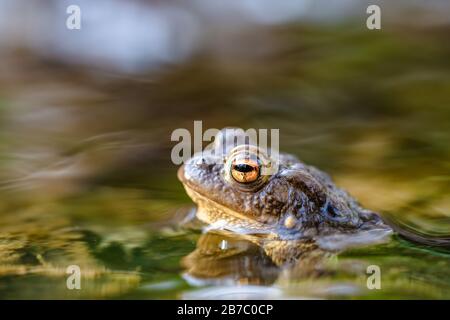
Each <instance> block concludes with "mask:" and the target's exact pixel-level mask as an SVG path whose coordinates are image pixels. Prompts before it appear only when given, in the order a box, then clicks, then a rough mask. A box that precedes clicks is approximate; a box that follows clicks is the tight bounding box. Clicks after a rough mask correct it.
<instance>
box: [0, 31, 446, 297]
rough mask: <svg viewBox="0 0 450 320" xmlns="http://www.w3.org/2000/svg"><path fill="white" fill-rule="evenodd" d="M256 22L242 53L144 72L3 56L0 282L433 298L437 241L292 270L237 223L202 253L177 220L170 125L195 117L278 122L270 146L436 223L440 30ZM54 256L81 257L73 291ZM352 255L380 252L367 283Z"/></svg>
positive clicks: (162, 293) (371, 199)
mask: <svg viewBox="0 0 450 320" xmlns="http://www.w3.org/2000/svg"><path fill="white" fill-rule="evenodd" d="M268 36H269V35H268ZM270 37H273V38H275V39H277V42H276V43H277V45H276V46H275V47H273V48H270V50H269V51H268V52H269V53H266V54H265V55H262V56H260V57H259V58H254V57H247V56H245V54H244V56H238V57H222V58H220V59H219V58H217V57H213V56H212V55H210V54H209V53H204V54H203V55H199V56H196V57H194V58H192V59H190V60H188V61H186V62H184V63H183V64H181V65H177V66H167V67H166V68H162V70H160V71H158V72H157V73H156V74H155V73H152V74H151V75H148V76H147V75H142V76H130V77H128V76H119V75H116V74H110V73H106V72H103V71H98V70H95V69H94V70H84V69H82V68H81V69H80V68H71V67H68V66H65V65H61V64H57V63H51V62H49V61H48V60H45V59H41V58H40V57H38V56H35V55H33V54H32V53H28V52H22V53H20V55H19V56H18V55H17V54H12V55H11V56H7V55H5V56H4V60H6V59H9V60H6V61H8V62H9V69H8V70H7V71H5V72H2V74H1V75H0V133H1V134H0V181H2V182H1V188H0V199H1V201H0V298H3V299H14V298H19V299H24V298H25V299H27V298H36V299H45V298H62V299H77V298H88V299H91V298H94V299H103V298H113V299H122V298H126V299H133V298H138V299H154V298H164V299H165V298H203V297H210V298H211V297H212V298H223V297H228V298H230V297H248V298H267V297H270V298H311V297H312V298H345V299H354V298H364V299H376V298H406V299H409V298H414V299H415V298H425V299H442V298H445V299H448V298H450V268H449V267H450V259H449V254H450V253H449V251H446V249H445V248H440V249H437V248H431V247H426V246H420V245H416V244H412V243H410V242H408V241H406V240H403V239H400V238H398V237H396V236H394V237H393V239H392V241H391V242H389V243H386V244H380V245H376V246H370V247H363V248H358V249H353V250H349V251H346V252H343V253H341V254H338V255H336V256H333V257H330V258H328V259H327V260H326V261H324V262H323V264H321V266H320V268H321V269H320V270H321V272H318V274H316V275H314V276H304V275H298V274H295V273H290V272H288V271H286V270H283V269H282V268H279V267H277V266H275V265H274V264H273V263H272V262H271V261H269V260H268V259H267V257H265V255H264V254H263V253H262V252H261V251H260V250H259V249H258V248H257V247H255V246H253V245H252V244H250V243H246V242H245V241H244V240H242V239H239V238H236V239H232V238H229V239H228V242H229V243H231V244H234V245H235V246H234V247H232V248H231V249H229V250H230V251H229V252H221V253H220V254H217V256H216V255H209V256H208V254H207V252H208V250H206V251H205V250H203V249H204V246H206V247H207V248H208V246H209V247H210V249H209V250H213V251H214V250H217V247H218V246H219V245H220V241H221V238H220V235H218V236H217V235H216V236H215V237H212V240H208V239H209V238H208V237H207V236H206V239H207V240H205V241H199V239H200V240H201V239H205V235H203V236H202V234H201V232H200V231H199V230H196V229H191V228H186V227H182V226H180V224H179V222H180V220H182V218H183V217H184V216H185V215H186V214H187V213H188V212H189V211H190V210H192V209H193V208H194V206H193V204H192V202H191V200H190V199H189V198H188V197H187V195H186V194H185V192H184V190H183V188H182V186H181V184H180V183H179V182H178V181H177V179H176V170H177V166H175V165H174V164H172V162H171V161H170V150H171V148H172V146H173V145H174V143H173V142H171V141H170V134H171V132H172V131H173V130H174V129H176V128H187V129H189V130H192V129H193V121H194V120H202V121H203V125H204V129H207V128H222V127H225V126H240V127H243V128H279V129H280V148H281V150H282V151H285V152H290V153H293V154H295V155H297V156H298V157H299V158H300V159H302V160H303V161H305V162H307V163H309V164H312V165H315V166H317V167H319V168H321V169H322V170H325V171H327V172H329V173H330V174H331V175H332V176H333V178H334V179H335V181H336V182H337V183H338V184H339V185H340V186H343V187H344V188H346V189H347V190H349V192H350V193H351V194H353V195H354V196H355V197H356V198H357V199H359V200H360V202H361V203H363V204H364V205H365V206H366V207H368V208H371V209H373V210H376V211H378V212H381V213H382V214H385V215H389V216H393V217H395V219H397V220H398V221H401V222H402V223H404V224H406V225H408V226H409V227H410V228H412V229H415V230H416V231H417V232H420V233H422V234H424V235H427V236H434V237H442V236H448V235H449V234H450V211H449V208H450V199H449V197H448V195H449V193H448V191H449V182H450V179H449V169H450V165H449V164H450V162H449V161H450V148H449V146H450V141H449V138H450V121H449V119H450V72H449V71H450V60H449V59H448V58H449V57H450V45H449V44H450V42H449V41H448V29H446V28H445V27H442V28H439V27H430V28H425V29H421V30H419V31H416V32H412V31H411V30H410V29H402V27H397V28H394V29H392V30H391V31H386V32H383V33H377V34H370V35H369V34H368V33H367V32H366V31H364V30H360V29H358V28H356V27H355V26H354V25H342V26H339V27H330V28H327V27H312V26H308V27H307V26H303V25H300V26H299V25H291V26H284V27H280V28H273V30H270ZM263 43H266V42H264V41H263ZM263 43H261V44H260V45H262V44H263ZM8 72H9V73H8ZM233 248H234V249H233ZM236 248H237V249H236ZM194 250H197V251H195V252H197V254H195V253H194V254H193V252H194ZM233 250H235V251H233ZM224 251H227V250H224ZM205 252H206V253H205ZM204 254H206V256H205V255H204ZM186 257H188V258H186ZM69 265H78V266H79V267H80V268H81V273H82V280H81V290H68V289H67V287H66V279H67V277H68V275H67V274H66V268H67V267H68V266H69ZM369 265H378V266H379V267H380V270H381V289H379V290H376V289H375V290H369V289H367V287H366V281H367V277H368V275H367V274H366V268H367V266H369Z"/></svg>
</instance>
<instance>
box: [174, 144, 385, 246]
mask: <svg viewBox="0 0 450 320" xmlns="http://www.w3.org/2000/svg"><path fill="white" fill-rule="evenodd" d="M225 151H229V148H228V149H225ZM217 160H218V159H217V158H215V156H214V154H212V153H209V152H204V153H203V154H198V155H194V157H192V158H191V159H190V160H188V161H187V162H186V163H185V164H184V165H183V166H182V167H181V168H180V170H179V172H178V177H179V179H180V180H181V181H182V183H183V184H184V186H185V188H186V191H187V193H188V194H189V196H190V197H191V198H192V199H193V201H194V202H196V203H197V205H198V207H199V210H198V214H197V216H198V217H199V218H200V219H201V220H203V221H205V222H207V223H215V222H217V223H219V222H220V223H222V225H223V228H225V229H228V230H231V231H236V232H240V233H250V234H258V233H268V234H271V236H277V237H278V238H279V239H308V238H314V237H317V236H327V235H334V234H336V233H340V234H342V233H344V234H345V233H355V232H357V231H363V230H371V229H374V228H388V227H387V226H386V225H385V224H384V223H383V221H382V220H381V219H380V217H379V216H378V215H377V214H375V213H373V212H371V211H369V210H366V209H363V208H362V207H361V206H360V205H359V204H358V203H357V202H356V201H355V199H353V198H352V197H351V196H350V195H349V194H348V193H346V192H345V191H344V190H342V189H340V188H338V187H337V186H336V185H335V184H334V183H333V182H332V180H331V179H330V177H329V176H328V175H327V174H325V173H324V172H322V171H320V170H318V169H316V168H314V167H312V166H308V165H306V164H304V163H302V162H301V161H300V160H298V159H297V158H295V157H294V156H292V155H288V154H280V156H279V169H278V172H276V173H275V174H273V175H272V176H270V177H269V179H268V180H267V181H266V182H265V183H264V185H262V186H261V187H259V188H258V189H257V190H245V191H243V190H242V189H240V188H238V187H237V186H236V183H232V182H230V181H227V180H226V179H225V178H224V176H225V170H226V166H225V165H224V163H223V161H220V160H219V161H217Z"/></svg>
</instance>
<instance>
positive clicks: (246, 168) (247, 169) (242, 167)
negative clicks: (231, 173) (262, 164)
mask: <svg viewBox="0 0 450 320" xmlns="http://www.w3.org/2000/svg"><path fill="white" fill-rule="evenodd" d="M233 169H234V170H236V171H239V172H251V171H253V170H255V169H254V168H253V167H252V166H250V165H248V164H245V163H241V164H236V165H234V168H233Z"/></svg>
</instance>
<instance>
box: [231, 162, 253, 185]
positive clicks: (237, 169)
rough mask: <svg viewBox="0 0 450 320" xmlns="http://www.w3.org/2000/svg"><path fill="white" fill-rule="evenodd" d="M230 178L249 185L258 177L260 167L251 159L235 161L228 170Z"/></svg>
mask: <svg viewBox="0 0 450 320" xmlns="http://www.w3.org/2000/svg"><path fill="white" fill-rule="evenodd" d="M230 171H231V172H230V173H231V176H232V177H233V179H234V180H236V181H237V182H239V183H251V182H254V181H256V180H257V179H258V178H259V176H260V165H259V163H258V162H257V161H255V160H253V159H235V160H234V161H233V163H232V164H231V168H230Z"/></svg>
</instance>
